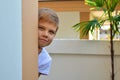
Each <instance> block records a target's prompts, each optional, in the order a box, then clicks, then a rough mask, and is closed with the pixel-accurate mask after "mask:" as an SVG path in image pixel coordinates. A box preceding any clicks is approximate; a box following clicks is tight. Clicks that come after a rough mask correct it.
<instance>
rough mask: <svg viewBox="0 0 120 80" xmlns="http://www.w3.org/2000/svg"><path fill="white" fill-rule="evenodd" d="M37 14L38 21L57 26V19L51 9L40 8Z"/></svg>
mask: <svg viewBox="0 0 120 80" xmlns="http://www.w3.org/2000/svg"><path fill="white" fill-rule="evenodd" d="M38 13H39V14H38V20H46V21H48V22H52V23H55V24H56V25H57V26H58V25H59V18H58V16H57V14H56V13H55V11H53V10H52V9H49V8H40V9H39V11H38Z"/></svg>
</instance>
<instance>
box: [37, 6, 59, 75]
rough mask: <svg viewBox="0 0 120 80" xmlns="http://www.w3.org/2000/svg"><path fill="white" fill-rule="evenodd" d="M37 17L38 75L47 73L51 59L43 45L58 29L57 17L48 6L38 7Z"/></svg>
mask: <svg viewBox="0 0 120 80" xmlns="http://www.w3.org/2000/svg"><path fill="white" fill-rule="evenodd" d="M38 17H39V18H38V73H39V76H40V75H41V74H42V75H48V74H49V70H50V66H51V61H52V59H51V57H50V55H49V54H48V52H47V51H46V50H45V48H44V47H45V46H48V45H49V44H50V43H51V42H52V41H53V39H54V37H55V35H56V32H57V30H58V24H59V18H58V16H57V14H56V13H55V12H54V11H53V10H51V9H49V8H41V9H39V16H38Z"/></svg>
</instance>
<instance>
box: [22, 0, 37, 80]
mask: <svg viewBox="0 0 120 80" xmlns="http://www.w3.org/2000/svg"><path fill="white" fill-rule="evenodd" d="M37 20H38V1H37V0H23V1H22V31H23V32H22V41H23V42H22V80H37V79H38V67H37V63H38V61H37V60H38V59H37V58H38V48H37V46H38V44H37V42H38V41H37V35H38V33H37V25H38V22H37Z"/></svg>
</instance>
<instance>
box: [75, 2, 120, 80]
mask: <svg viewBox="0 0 120 80" xmlns="http://www.w3.org/2000/svg"><path fill="white" fill-rule="evenodd" d="M119 3H120V0H85V4H87V5H89V6H91V8H90V9H91V10H97V11H98V10H100V11H103V12H104V13H103V15H102V16H100V17H95V18H94V19H92V20H89V21H84V22H79V23H77V24H75V25H74V26H73V29H75V30H76V31H80V30H81V29H82V35H83V36H84V35H88V33H89V32H91V33H93V32H94V30H95V29H96V28H99V29H100V28H101V27H102V26H103V25H104V24H105V22H109V26H110V47H111V48H110V52H111V54H110V56H111V69H112V72H111V80H114V76H115V74H114V46H113V38H114V36H115V35H116V34H120V31H119V28H118V25H119V24H120V13H118V14H116V15H113V12H115V11H116V7H117V6H118V4H119Z"/></svg>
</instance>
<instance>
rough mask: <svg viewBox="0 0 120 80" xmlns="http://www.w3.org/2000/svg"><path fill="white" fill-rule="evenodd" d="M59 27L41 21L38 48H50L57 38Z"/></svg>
mask: <svg viewBox="0 0 120 80" xmlns="http://www.w3.org/2000/svg"><path fill="white" fill-rule="evenodd" d="M56 31H57V26H56V25H55V24H54V23H50V22H47V21H43V20H40V21H39V23H38V47H39V48H42V47H45V46H48V45H49V44H50V43H51V42H52V40H53V38H54V37H55V34H56Z"/></svg>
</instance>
